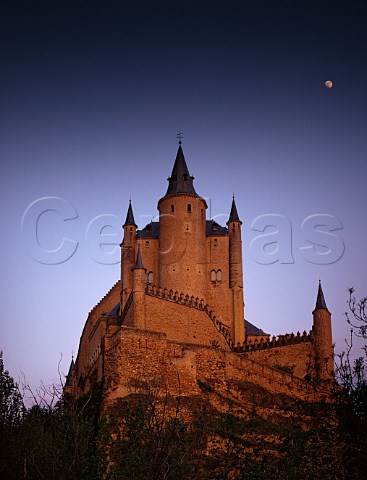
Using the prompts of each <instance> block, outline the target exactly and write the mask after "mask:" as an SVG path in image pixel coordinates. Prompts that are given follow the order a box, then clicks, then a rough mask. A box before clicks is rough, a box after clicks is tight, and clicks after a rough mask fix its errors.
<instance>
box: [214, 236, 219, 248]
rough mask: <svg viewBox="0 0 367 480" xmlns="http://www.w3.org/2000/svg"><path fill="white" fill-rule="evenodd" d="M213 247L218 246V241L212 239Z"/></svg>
mask: <svg viewBox="0 0 367 480" xmlns="http://www.w3.org/2000/svg"><path fill="white" fill-rule="evenodd" d="M213 245H214V247H216V246H217V245H218V239H217V238H214V240H213Z"/></svg>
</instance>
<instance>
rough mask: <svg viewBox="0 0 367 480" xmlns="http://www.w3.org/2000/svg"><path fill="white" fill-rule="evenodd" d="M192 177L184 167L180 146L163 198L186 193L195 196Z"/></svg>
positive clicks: (183, 157)
mask: <svg viewBox="0 0 367 480" xmlns="http://www.w3.org/2000/svg"><path fill="white" fill-rule="evenodd" d="M193 180H194V177H192V176H191V175H190V172H189V169H188V168H187V165H186V160H185V156H184V154H183V150H182V147H181V145H179V147H178V151H177V155H176V160H175V163H174V165H173V169H172V173H171V176H170V177H169V178H168V182H169V183H168V188H167V192H166V195H165V196H168V195H175V194H177V193H188V194H191V195H197V193H196V192H195V188H194V184H193Z"/></svg>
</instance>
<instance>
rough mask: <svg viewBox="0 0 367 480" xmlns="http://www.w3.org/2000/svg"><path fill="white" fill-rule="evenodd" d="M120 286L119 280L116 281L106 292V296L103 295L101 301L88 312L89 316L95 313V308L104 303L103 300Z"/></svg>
mask: <svg viewBox="0 0 367 480" xmlns="http://www.w3.org/2000/svg"><path fill="white" fill-rule="evenodd" d="M119 284H120V280H117V282H116V283H115V284H114V285H113V286H112V287H111V288H110V289H109V290H108V292H107V293H106V295H104V296H103V297H102V298H101V300H100V301H99V302H98V303H96V304H95V306H94V307H93V308H92V310H91V311H90V312H89V315H92V314H93V313H95V311H96V310H97V308H98V307H99V306H101V305H102V304H103V302H104V300H105V299H106V298H107V297H108V296H109V295H110V294H111V292H112V291H113V290H114V289H116V288H117V286H118V285H119Z"/></svg>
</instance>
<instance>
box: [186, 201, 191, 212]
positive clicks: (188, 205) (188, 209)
mask: <svg viewBox="0 0 367 480" xmlns="http://www.w3.org/2000/svg"><path fill="white" fill-rule="evenodd" d="M187 211H188V212H189V213H191V203H188V204H187Z"/></svg>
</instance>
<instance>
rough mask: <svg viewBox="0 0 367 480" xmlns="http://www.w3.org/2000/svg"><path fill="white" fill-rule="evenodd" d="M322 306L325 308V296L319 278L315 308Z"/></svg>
mask: <svg viewBox="0 0 367 480" xmlns="http://www.w3.org/2000/svg"><path fill="white" fill-rule="evenodd" d="M319 308H322V309H324V310H327V309H328V308H327V306H326V302H325V297H324V292H323V291H322V286H321V280H319V290H318V292H317V300H316V307H315V310H317V309H319Z"/></svg>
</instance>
